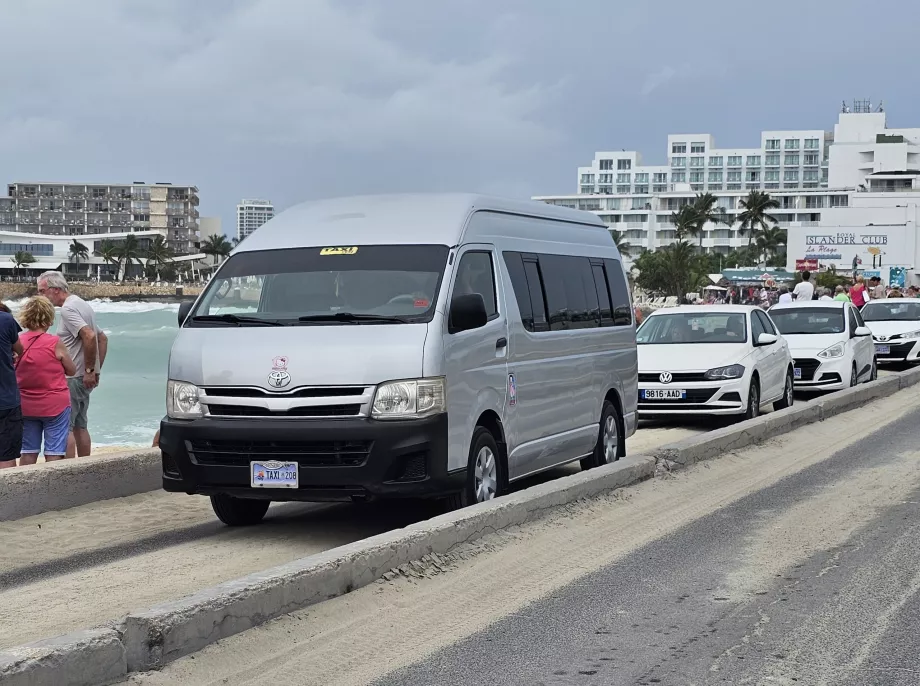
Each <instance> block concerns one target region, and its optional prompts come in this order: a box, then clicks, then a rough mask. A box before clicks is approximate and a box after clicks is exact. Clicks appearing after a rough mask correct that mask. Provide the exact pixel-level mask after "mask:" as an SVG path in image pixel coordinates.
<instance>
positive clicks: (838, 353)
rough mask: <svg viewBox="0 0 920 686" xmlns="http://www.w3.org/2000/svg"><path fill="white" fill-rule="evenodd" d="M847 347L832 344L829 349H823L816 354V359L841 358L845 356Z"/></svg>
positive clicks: (841, 344) (842, 344)
mask: <svg viewBox="0 0 920 686" xmlns="http://www.w3.org/2000/svg"><path fill="white" fill-rule="evenodd" d="M846 351H847V346H846V344H845V343H834V345H832V346H831V347H830V348H825V349H824V350H822V351H821V352H819V353H818V357H820V358H823V359H825V360H829V359H832V358H835V357H843V356H844V354H846Z"/></svg>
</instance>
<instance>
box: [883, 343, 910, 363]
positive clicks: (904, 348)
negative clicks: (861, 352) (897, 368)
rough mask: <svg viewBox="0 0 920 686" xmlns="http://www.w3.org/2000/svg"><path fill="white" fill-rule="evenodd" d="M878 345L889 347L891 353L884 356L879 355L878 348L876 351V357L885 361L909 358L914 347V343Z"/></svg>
mask: <svg viewBox="0 0 920 686" xmlns="http://www.w3.org/2000/svg"><path fill="white" fill-rule="evenodd" d="M877 345H887V346H888V348H889V351H890V352H887V353H884V354H882V353H879V352H878V348H876V349H875V350H876V352H875V356H876V357H877V358H878V359H880V360H884V359H887V358H889V357H896V358H901V357H907V356H908V355H909V354H910V350H911V348H913V347H914V341H911V342H910V343H878V344H877Z"/></svg>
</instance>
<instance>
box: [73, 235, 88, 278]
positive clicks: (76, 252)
mask: <svg viewBox="0 0 920 686" xmlns="http://www.w3.org/2000/svg"><path fill="white" fill-rule="evenodd" d="M69 253H70V259H71V260H73V261H74V262H75V263H76V265H77V271H80V260H85V259H88V258H89V248H87V247H86V246H85V245H83V244H82V243H81V242H80V241H78V240H77V239H76V238H74V239H73V241H72V242H71V243H70V248H69Z"/></svg>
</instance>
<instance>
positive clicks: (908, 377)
mask: <svg viewBox="0 0 920 686" xmlns="http://www.w3.org/2000/svg"><path fill="white" fill-rule="evenodd" d="M896 378H897V379H898V380H899V381H900V383H901V388H909V387H910V386H915V385H916V384H918V383H920V367H914V368H912V369H908V370H907V371H906V372H901V373H899V374H898V375H897V377H896Z"/></svg>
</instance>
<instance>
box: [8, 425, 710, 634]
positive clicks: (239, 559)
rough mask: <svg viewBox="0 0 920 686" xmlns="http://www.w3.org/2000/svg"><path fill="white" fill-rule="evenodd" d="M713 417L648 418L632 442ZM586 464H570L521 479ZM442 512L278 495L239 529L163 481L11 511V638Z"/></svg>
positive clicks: (93, 619) (687, 430) (670, 436)
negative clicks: (148, 489)
mask: <svg viewBox="0 0 920 686" xmlns="http://www.w3.org/2000/svg"><path fill="white" fill-rule="evenodd" d="M707 428H709V426H708V425H706V424H704V423H700V422H696V423H683V424H678V425H675V426H672V427H667V426H662V425H659V424H654V425H649V426H648V427H646V428H642V429H640V431H638V432H637V433H636V434H635V436H634V437H633V438H631V439H629V442H628V451H629V452H631V453H638V452H642V451H643V450H648V449H649V448H653V447H655V446H659V445H665V444H667V443H673V442H675V441H679V440H681V439H683V438H686V437H687V436H690V435H693V434H695V433H698V432H700V431H703V430H705V429H707ZM576 471H578V465H577V464H576V465H569V466H567V467H563V468H560V469H557V470H553V471H551V472H548V473H546V474H543V475H540V476H539V477H536V478H535V479H530V480H528V481H526V482H525V483H522V484H521V485H520V486H519V487H525V486H527V485H532V484H534V483H537V482H539V481H546V480H548V479H550V478H555V477H558V476H560V475H563V474H567V473H572V472H576ZM442 511H443V509H442V508H441V507H440V506H439V505H437V504H432V503H428V504H425V503H422V504H412V505H402V504H388V503H380V504H368V505H351V504H297V503H289V504H279V505H273V506H272V507H271V509H270V510H269V514H268V517H267V519H266V521H265V522H264V523H263V524H262V525H261V526H258V527H254V528H249V529H229V528H227V527H225V526H224V525H223V524H221V523H220V522H219V521H217V519H216V517H215V516H214V513H213V512H212V510H211V505H210V501H209V500H208V499H207V498H204V497H195V496H187V495H184V494H172V493H165V492H161V491H155V492H152V493H142V494H139V495H135V496H131V497H127V498H115V499H112V500H106V501H100V502H97V503H91V504H89V505H84V506H81V507H75V508H72V509H69V510H63V511H60V512H48V513H44V514H41V515H37V516H34V517H28V518H25V519H20V520H17V521H12V522H0V551H2V552H0V649H3V648H6V647H10V646H14V645H20V644H23V643H28V642H31V641H35V640H39V639H42V638H49V637H52V636H58V635H60V634H64V633H67V632H70V631H74V630H77V629H83V628H87V627H91V626H98V625H100V624H103V623H105V622H108V621H110V620H114V619H118V618H120V617H122V616H124V615H126V614H127V613H128V612H131V611H133V610H143V609H146V608H148V607H150V606H152V605H155V604H157V603H160V602H164V601H167V600H172V599H175V598H180V597H182V596H185V595H188V594H190V593H193V592H195V591H198V590H201V589H203V588H207V587H209V586H213V585H216V584H218V583H221V582H223V581H228V580H230V579H235V578H238V577H241V576H245V575H246V574H249V573H252V572H255V571H259V570H262V569H267V568H269V567H272V566H275V565H278V564H283V563H285V562H290V561H292V560H296V559H298V558H301V557H305V556H307V555H311V554H313V553H317V552H321V551H323V550H327V549H329V548H334V547H336V546H339V545H344V544H345V543H350V542H352V541H355V540H359V539H361V538H365V537H367V536H371V535H374V534H378V533H382V532H384V531H388V530H390V529H394V528H400V527H404V526H406V525H408V524H411V523H413V522H416V521H420V520H423V519H427V518H430V517H432V516H434V515H436V514H439V513H440V512H442ZM36 608H41V611H40V612H37V611H36Z"/></svg>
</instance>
